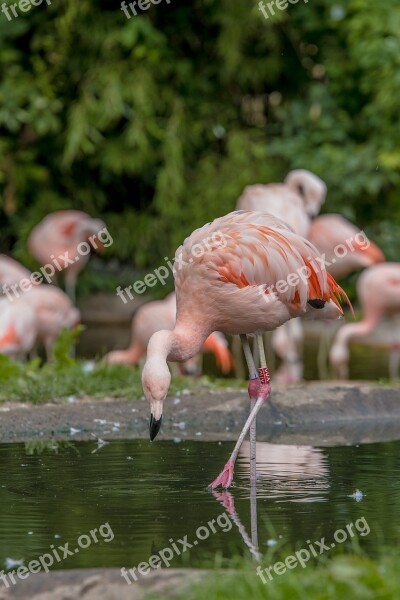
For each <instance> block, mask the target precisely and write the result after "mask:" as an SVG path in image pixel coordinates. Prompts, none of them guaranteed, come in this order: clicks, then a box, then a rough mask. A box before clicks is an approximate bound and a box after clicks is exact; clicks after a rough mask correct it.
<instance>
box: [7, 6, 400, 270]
mask: <svg viewBox="0 0 400 600" xmlns="http://www.w3.org/2000/svg"><path fill="white" fill-rule="evenodd" d="M399 32H400V2H399V0H391V2H390V3H385V4H381V3H380V2H377V1H376V0H350V1H345V0H311V1H310V2H308V3H307V4H304V3H303V2H302V1H301V0H300V2H299V3H298V4H296V5H293V6H291V5H290V6H289V7H288V9H287V10H286V11H276V15H275V16H274V17H271V18H270V19H268V20H266V19H264V18H263V16H262V14H261V13H260V11H259V10H258V8H257V2H256V1H255V0H254V1H250V0H234V1H233V0H172V1H171V3H170V4H167V3H166V2H165V1H162V2H161V3H160V4H158V5H157V6H152V7H151V9H150V10H148V11H146V12H144V13H142V15H141V16H138V17H132V18H131V19H130V20H128V19H127V18H126V17H125V16H124V13H123V12H122V11H121V10H120V4H119V2H117V1H113V2H112V1H111V0H96V1H95V0H79V1H78V0H69V1H67V0H53V2H52V4H51V5H50V6H47V4H46V3H45V1H44V2H43V4H42V5H41V6H38V7H36V8H35V7H32V9H31V11H30V12H29V13H26V14H25V15H23V16H22V14H21V16H19V17H18V18H14V19H13V21H11V22H8V21H7V19H6V17H5V15H4V14H3V13H0V78H1V82H0V134H1V137H0V201H1V228H0V250H1V251H4V252H9V253H13V254H14V256H16V257H18V258H20V259H22V260H23V261H24V262H25V263H27V264H28V265H29V259H28V256H27V253H26V249H25V240H26V237H27V235H28V233H29V231H30V229H31V228H32V227H33V225H34V224H35V223H36V222H37V221H38V220H39V219H41V218H42V217H43V216H44V215H45V214H46V213H48V212H50V211H52V210H56V209H60V208H66V207H74V208H78V209H82V210H85V211H87V212H89V213H90V214H92V215H100V216H102V217H103V218H104V220H105V221H106V223H107V225H108V227H109V230H110V231H111V233H112V235H113V238H114V244H113V245H112V246H111V247H110V248H109V249H108V250H107V253H106V255H105V257H104V258H105V260H108V261H111V263H113V264H114V265H117V271H118V269H119V268H120V267H119V265H123V264H131V265H135V266H136V267H137V268H141V269H144V268H147V267H150V266H154V265H158V264H164V261H163V257H164V256H167V255H168V256H172V255H173V252H174V250H175V248H176V247H177V246H178V245H179V244H180V243H181V242H182V240H183V238H184V237H185V236H186V235H187V234H189V233H190V232H191V231H192V230H193V229H194V228H195V227H197V226H200V225H202V224H203V223H205V222H206V221H208V220H210V219H212V218H214V217H216V216H219V215H221V214H224V213H226V212H229V211H230V210H232V209H233V208H234V206H235V202H236V199H237V197H238V196H239V194H240V192H241V190H242V188H243V187H244V186H245V185H246V184H249V183H255V182H270V181H279V180H282V178H283V177H284V176H285V174H286V173H287V171H288V170H290V169H292V168H297V167H304V168H308V169H310V170H312V171H314V172H316V173H317V174H318V175H320V176H321V177H322V178H323V179H324V180H325V181H326V182H327V184H328V189H329V192H328V199H327V202H326V205H325V207H324V211H325V212H335V211H338V212H341V213H342V214H344V215H345V216H346V217H348V218H350V219H351V220H352V221H354V222H356V223H357V225H358V226H359V227H362V228H363V227H365V228H366V230H367V232H368V233H369V235H370V236H371V237H373V238H374V239H375V240H376V241H377V242H378V243H379V244H380V245H381V246H382V247H383V249H384V251H385V253H386V255H387V257H388V258H389V259H395V260H396V259H398V257H399V250H400V236H399V231H400V136H399V131H400V130H399V98H400V36H399Z"/></svg>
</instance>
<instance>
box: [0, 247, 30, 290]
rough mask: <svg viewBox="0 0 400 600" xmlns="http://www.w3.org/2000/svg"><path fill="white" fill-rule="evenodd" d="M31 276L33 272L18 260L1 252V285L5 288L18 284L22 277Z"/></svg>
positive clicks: (27, 277)
mask: <svg viewBox="0 0 400 600" xmlns="http://www.w3.org/2000/svg"><path fill="white" fill-rule="evenodd" d="M30 276H31V272H30V271H28V269H26V268H25V267H24V266H23V265H21V263H19V262H18V261H17V260H14V259H13V258H11V256H7V255H6V254H0V285H1V286H3V289H4V286H10V285H14V284H18V283H19V282H20V281H21V279H29V277H30ZM36 285H38V284H36Z"/></svg>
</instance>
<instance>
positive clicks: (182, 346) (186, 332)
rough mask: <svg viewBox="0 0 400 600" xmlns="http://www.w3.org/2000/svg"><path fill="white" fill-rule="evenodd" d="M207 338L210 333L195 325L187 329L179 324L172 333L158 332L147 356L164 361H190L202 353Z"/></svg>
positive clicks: (148, 348)
mask: <svg viewBox="0 0 400 600" xmlns="http://www.w3.org/2000/svg"><path fill="white" fill-rule="evenodd" d="M207 336H208V332H203V331H202V330H201V329H200V328H197V327H196V326H195V325H194V324H192V325H191V326H190V327H186V326H184V325H183V324H180V323H179V322H177V324H176V325H175V328H174V329H173V330H172V331H167V330H162V331H157V333H155V334H154V335H153V336H152V337H151V339H150V341H149V345H148V347H147V356H148V357H149V358H158V359H161V360H164V361H167V360H170V361H177V362H182V361H185V360H189V359H190V358H192V357H193V356H194V355H195V354H197V353H198V352H199V351H200V349H201V347H202V345H203V343H204V341H205V339H206V338H207Z"/></svg>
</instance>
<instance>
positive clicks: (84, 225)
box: [28, 210, 105, 302]
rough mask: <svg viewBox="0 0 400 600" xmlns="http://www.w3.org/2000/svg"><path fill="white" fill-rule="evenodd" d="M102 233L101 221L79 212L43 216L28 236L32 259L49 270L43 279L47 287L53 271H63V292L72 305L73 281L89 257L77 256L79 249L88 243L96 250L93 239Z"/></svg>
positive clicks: (58, 212)
mask: <svg viewBox="0 0 400 600" xmlns="http://www.w3.org/2000/svg"><path fill="white" fill-rule="evenodd" d="M103 229H105V224H104V223H103V221H101V220H100V219H93V218H92V217H91V216H90V215H88V214H86V213H84V212H82V211H79V210H60V211H56V212H53V213H50V214H49V215H47V216H46V217H45V218H44V219H43V220H42V221H40V223H38V224H37V225H36V226H35V227H34V228H33V229H32V231H31V233H30V235H29V238H28V248H29V251H30V253H31V254H32V256H33V257H34V258H35V259H36V260H37V261H38V262H39V263H40V264H41V265H43V266H46V267H51V270H52V273H51V274H50V273H49V275H47V277H46V278H47V281H49V283H50V282H51V281H55V280H56V269H57V270H58V271H61V270H65V288H66V291H67V294H68V296H69V297H70V298H71V300H72V302H75V295H76V280H77V277H78V275H79V273H80V272H81V271H82V269H83V268H84V267H85V265H86V263H87V262H88V260H89V256H88V254H89V253H87V254H85V253H83V252H79V246H80V244H83V243H85V242H86V243H89V242H90V243H91V246H92V247H93V248H94V249H95V250H96V249H97V250H100V249H101V248H102V243H101V240H98V239H96V240H94V238H95V237H96V236H97V234H98V233H99V232H100V231H101V230H103ZM69 261H71V262H69Z"/></svg>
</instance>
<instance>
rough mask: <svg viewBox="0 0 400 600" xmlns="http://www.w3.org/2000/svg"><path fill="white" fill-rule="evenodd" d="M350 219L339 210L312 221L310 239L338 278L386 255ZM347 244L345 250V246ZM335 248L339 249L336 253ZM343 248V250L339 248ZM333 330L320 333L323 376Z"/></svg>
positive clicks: (325, 373) (320, 358) (320, 367)
mask: <svg viewBox="0 0 400 600" xmlns="http://www.w3.org/2000/svg"><path fill="white" fill-rule="evenodd" d="M361 233H362V232H360V230H359V229H358V228H357V227H356V226H355V225H353V223H351V222H350V221H348V220H347V219H345V218H344V217H342V215H338V214H326V215H321V216H319V217H316V218H315V219H313V221H312V222H311V227H310V231H309V234H308V239H309V240H310V242H312V243H313V244H314V246H316V247H317V248H318V250H319V251H320V252H321V253H322V254H323V255H324V257H325V258H326V261H327V262H326V269H327V271H328V272H329V273H330V274H331V275H332V276H333V277H334V278H335V279H341V278H343V277H347V276H348V275H350V274H351V273H353V272H355V271H358V270H359V269H364V268H366V267H369V266H371V265H374V264H376V263H379V262H383V261H384V260H385V257H384V255H383V252H382V251H381V250H380V248H378V246H377V245H376V244H374V243H373V242H371V240H368V238H367V237H366V236H365V235H360V234H361ZM342 246H344V247H345V248H347V250H348V251H347V252H346V253H344V252H343V251H342V250H341V247H342ZM335 250H337V252H336V254H335ZM338 250H339V252H338ZM331 339H332V334H331V331H330V329H329V328H327V327H326V328H324V330H323V331H322V333H321V335H320V336H319V347H318V371H319V377H320V379H326V378H327V377H328V372H327V357H328V351H329V347H330V345H331Z"/></svg>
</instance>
